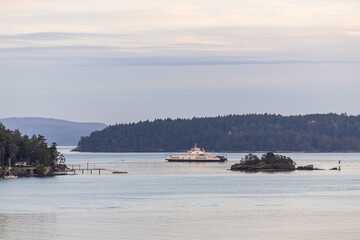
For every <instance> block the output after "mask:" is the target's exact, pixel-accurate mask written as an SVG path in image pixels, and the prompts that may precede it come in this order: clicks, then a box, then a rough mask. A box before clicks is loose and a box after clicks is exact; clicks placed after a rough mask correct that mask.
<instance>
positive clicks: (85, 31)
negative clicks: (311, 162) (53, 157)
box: [0, 0, 360, 123]
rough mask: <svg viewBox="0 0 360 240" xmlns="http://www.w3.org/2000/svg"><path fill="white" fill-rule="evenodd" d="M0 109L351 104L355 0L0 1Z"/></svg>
mask: <svg viewBox="0 0 360 240" xmlns="http://www.w3.org/2000/svg"><path fill="white" fill-rule="evenodd" d="M0 84H1V85H0V118H4V117H12V116H42V117H54V118H61V119H67V120H75V121H99V122H105V123H117V122H129V121H138V120H145V119H154V118H164V117H192V116H216V115H224V114H230V113H232V114H242V113H264V112H270V113H280V114H304V113H314V112H320V113H325V112H337V113H342V112H347V113H351V114H360V110H359V108H358V104H357V103H358V102H360V94H359V90H360V1H357V0H356V1H354V0H343V1H340V0H317V1H313V0H312V1H310V0H288V1H280V0H244V1H239V0H237V1H235V0H221V1H219V0H206V1H205V0H191V1H190V0H182V1H178V0H173V1H171V0H170V1H169V0H167V1H165V0H164V1H148V0H147V1H145V0H132V1H121V0H120V1H119V0H103V1H95V0H71V1H70V0H62V1H59V0H33V1H31V0H27V1H26V0H11V1H8V0H0Z"/></svg>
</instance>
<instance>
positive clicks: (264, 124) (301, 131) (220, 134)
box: [75, 113, 360, 152]
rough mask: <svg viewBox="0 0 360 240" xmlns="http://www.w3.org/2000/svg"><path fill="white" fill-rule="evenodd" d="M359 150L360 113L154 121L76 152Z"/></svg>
mask: <svg viewBox="0 0 360 240" xmlns="http://www.w3.org/2000/svg"><path fill="white" fill-rule="evenodd" d="M194 143H197V144H198V145H199V146H201V147H204V148H205V149H206V150H207V151H215V152H256V151H265V152H268V151H272V152H275V151H276V152H288V151H304V152H350V151H352V152H359V151H360V115H358V116H352V115H347V114H333V113H330V114H309V115H296V116H281V115H276V114H246V115H228V116H218V117H201V118H197V117H194V118H192V119H169V118H168V119H157V120H154V121H140V122H138V123H124V124H116V125H112V126H108V127H107V128H105V129H103V130H102V131H95V132H93V133H91V135H90V136H89V137H82V138H81V140H80V141H79V143H78V147H77V148H76V149H75V150H77V151H84V152H148V151H165V152H174V151H184V150H187V149H189V148H190V147H191V146H193V144H194Z"/></svg>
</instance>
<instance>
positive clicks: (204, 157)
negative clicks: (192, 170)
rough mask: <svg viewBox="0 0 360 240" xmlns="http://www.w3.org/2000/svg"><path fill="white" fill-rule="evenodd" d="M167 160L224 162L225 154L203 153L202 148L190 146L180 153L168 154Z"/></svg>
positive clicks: (225, 159)
mask: <svg viewBox="0 0 360 240" xmlns="http://www.w3.org/2000/svg"><path fill="white" fill-rule="evenodd" d="M165 160H167V161H169V162H225V161H227V158H226V157H225V156H215V155H213V154H211V153H205V150H204V149H200V148H198V147H197V146H196V144H195V146H194V147H193V148H191V150H190V151H188V152H187V153H184V154H180V155H170V156H168V157H166V158H165Z"/></svg>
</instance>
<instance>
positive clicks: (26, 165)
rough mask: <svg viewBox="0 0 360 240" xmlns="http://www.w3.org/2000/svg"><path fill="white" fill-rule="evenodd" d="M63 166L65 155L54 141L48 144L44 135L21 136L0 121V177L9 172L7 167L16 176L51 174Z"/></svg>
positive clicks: (17, 131)
mask: <svg viewBox="0 0 360 240" xmlns="http://www.w3.org/2000/svg"><path fill="white" fill-rule="evenodd" d="M9 165H10V168H9ZM64 168H66V166H65V157H64V156H63V155H62V154H61V153H60V152H59V151H58V150H57V148H56V143H52V144H51V145H50V146H48V145H47V143H46V139H45V137H44V136H41V135H37V136H35V135H33V136H32V137H28V136H27V135H24V136H22V134H21V133H20V131H19V130H15V131H11V130H9V129H6V128H5V126H4V125H2V124H1V123H0V177H3V176H4V175H5V174H6V173H7V174H10V173H9V172H7V171H9V169H11V174H14V175H16V176H29V175H30V174H31V175H35V176H51V175H53V173H54V172H56V171H62V170H64Z"/></svg>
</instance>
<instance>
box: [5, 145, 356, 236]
mask: <svg viewBox="0 0 360 240" xmlns="http://www.w3.org/2000/svg"><path fill="white" fill-rule="evenodd" d="M60 150H61V151H62V152H63V153H65V156H66V159H67V164H68V166H71V165H74V166H77V165H79V164H81V165H82V166H83V167H85V166H86V165H87V163H89V166H90V167H94V165H95V167H101V168H106V169H109V170H121V171H128V172H129V173H128V174H125V175H113V174H111V172H110V171H103V172H101V175H98V172H93V175H91V174H90V173H86V172H85V174H84V175H82V174H79V175H75V176H58V177H51V178H21V179H16V180H0V239H131V240H132V239H175V240H176V239H204V240H209V239H359V236H360V228H359V225H360V154H358V153H329V154H326V153H321V154H319V153H289V154H286V155H288V156H290V157H292V158H293V159H294V160H295V161H296V162H297V164H298V165H305V164H314V165H315V167H318V168H324V169H329V168H332V167H336V166H337V165H338V161H339V160H341V162H342V163H341V165H342V171H330V170H324V171H313V172H300V171H296V172H291V173H240V172H231V171H228V170H227V169H228V168H229V167H230V166H231V165H232V164H233V163H234V162H237V161H239V159H240V158H241V157H243V156H244V155H245V154H234V153H231V154H228V158H229V159H230V161H229V162H228V163H200V164H199V163H168V162H166V161H165V160H164V157H165V154H163V153H72V152H70V151H69V150H70V148H69V147H61V148H60Z"/></svg>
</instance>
